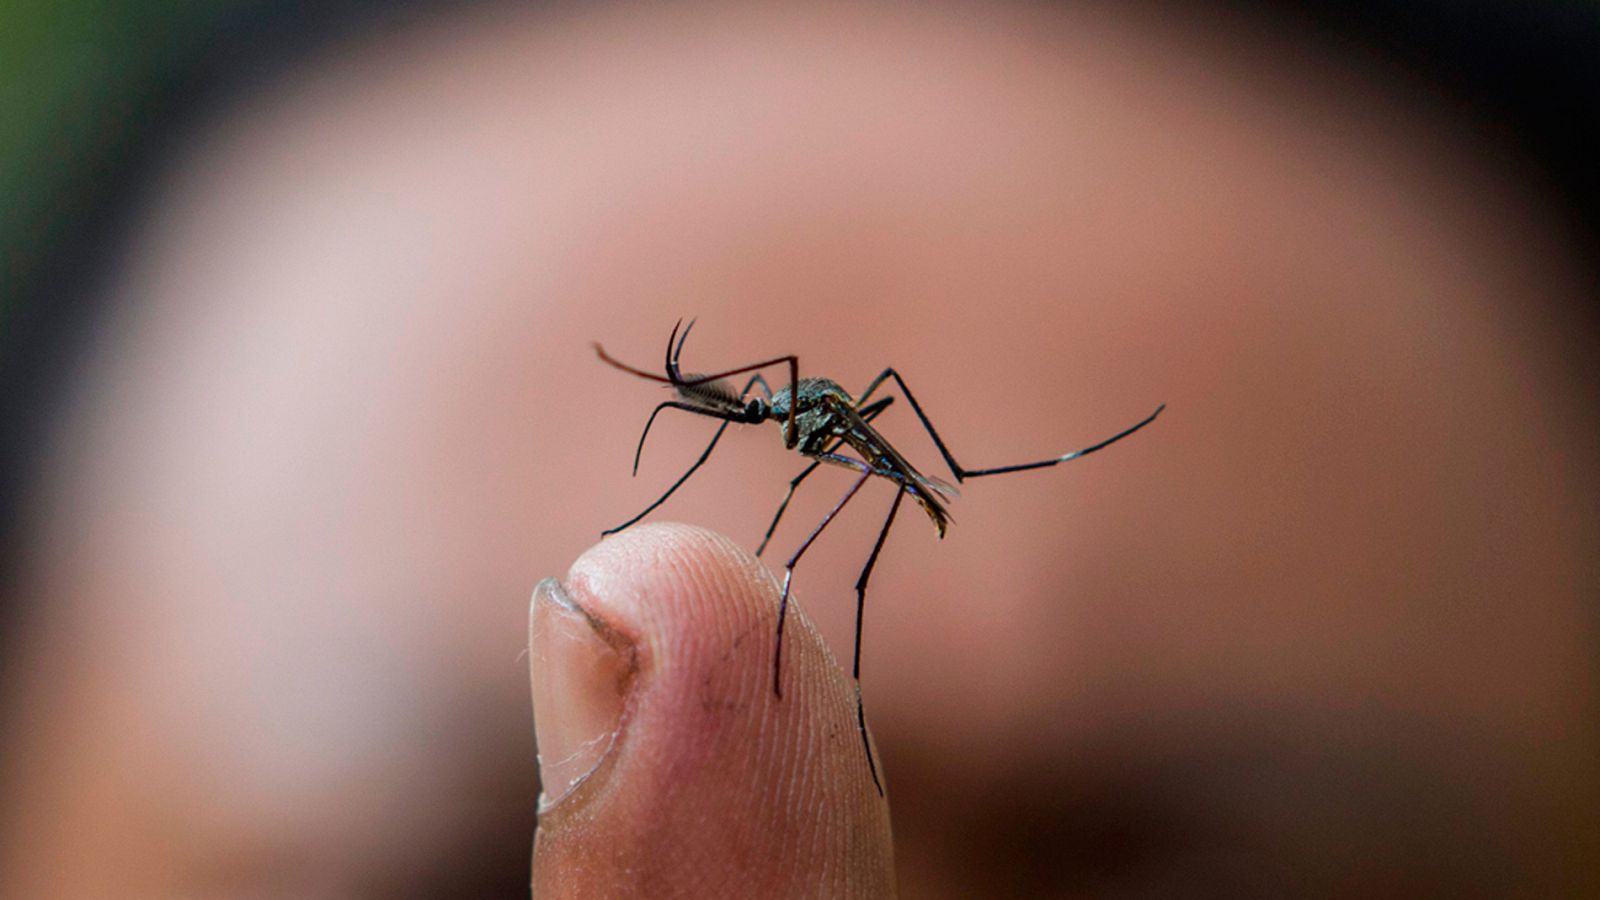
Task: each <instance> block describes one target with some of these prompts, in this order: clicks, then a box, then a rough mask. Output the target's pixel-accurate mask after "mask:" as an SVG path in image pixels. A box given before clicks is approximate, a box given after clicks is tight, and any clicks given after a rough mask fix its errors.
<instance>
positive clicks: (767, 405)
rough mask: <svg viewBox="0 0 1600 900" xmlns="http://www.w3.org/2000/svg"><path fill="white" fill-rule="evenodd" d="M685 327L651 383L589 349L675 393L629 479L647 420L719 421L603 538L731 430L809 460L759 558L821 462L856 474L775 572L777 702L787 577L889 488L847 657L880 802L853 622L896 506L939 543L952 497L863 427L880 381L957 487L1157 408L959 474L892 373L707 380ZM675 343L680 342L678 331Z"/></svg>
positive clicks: (795, 366)
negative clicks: (770, 440) (764, 437)
mask: <svg viewBox="0 0 1600 900" xmlns="http://www.w3.org/2000/svg"><path fill="white" fill-rule="evenodd" d="M692 328H694V322H693V320H691V321H690V322H689V324H688V325H687V326H685V325H684V324H683V321H682V320H679V321H678V323H677V324H676V325H674V326H673V328H672V334H671V335H670V336H668V338H667V352H666V374H665V375H658V374H656V373H654V372H647V371H645V370H643V369H638V368H635V367H633V366H630V365H628V364H627V363H624V362H621V361H620V360H617V359H615V358H613V357H612V356H611V355H610V354H608V353H606V351H605V348H604V347H602V346H600V345H599V344H598V343H597V344H595V345H594V349H595V352H596V353H598V354H599V355H600V359H602V360H603V361H605V362H606V363H607V364H608V365H611V366H614V367H616V368H618V369H621V370H622V371H624V372H627V373H629V374H632V375H637V376H639V377H640V378H647V379H649V380H651V381H657V382H660V383H662V384H665V385H668V386H670V387H671V388H672V389H673V390H674V392H675V398H674V399H672V400H667V401H663V402H662V403H660V404H657V406H656V408H655V410H654V411H652V412H651V413H650V418H649V419H648V420H646V422H645V426H644V432H643V433H642V434H640V435H639V445H638V447H637V448H635V450H634V455H633V471H634V474H638V471H639V457H640V454H641V453H643V451H644V442H645V438H647V437H648V436H649V435H650V426H651V425H653V424H655V420H656V416H657V415H659V414H660V413H661V411H662V410H665V409H678V410H683V411H685V412H691V413H695V414H696V415H702V416H710V417H712V418H715V419H721V420H722V424H721V425H718V426H717V430H716V433H715V434H713V435H712V436H711V441H710V443H708V444H707V445H706V449H705V450H704V451H703V452H702V453H701V454H700V458H699V459H696V460H695V461H694V464H693V465H691V466H690V467H689V469H688V471H686V472H684V473H683V475H681V476H679V478H678V480H677V481H675V482H673V483H672V486H671V487H669V488H667V490H666V493H664V494H662V495H661V496H660V497H659V498H657V499H656V501H655V502H654V503H651V504H650V505H649V506H647V507H645V509H644V511H643V512H640V513H639V514H638V515H636V516H634V517H633V518H631V519H629V520H628V521H626V522H623V523H622V524H621V525H617V526H615V527H613V528H608V529H606V530H605V531H604V532H602V534H604V535H610V534H616V533H617V532H619V531H622V530H623V529H625V528H627V527H629V526H630V525H633V524H634V523H636V522H638V521H639V520H640V519H643V518H644V517H645V516H647V515H649V514H650V513H651V512H653V511H654V510H655V509H656V507H658V506H660V505H661V504H662V503H665V502H666V500H667V498H668V497H671V496H672V495H673V493H674V492H676V491H677V490H678V488H680V487H682V486H683V483H684V482H686V481H688V480H689V476H691V475H693V474H694V473H695V472H696V471H698V470H699V469H700V467H701V466H703V465H705V462H706V460H707V459H709V458H710V457H711V451H712V450H714V449H716V446H717V442H718V441H720V440H721V439H722V434H723V432H724V431H726V430H727V428H728V425H730V424H732V423H736V422H737V423H741V424H745V425H758V424H761V423H763V422H768V421H771V422H777V423H779V425H780V426H781V427H782V429H783V443H784V446H785V447H787V448H788V449H790V450H797V451H799V452H800V454H801V455H803V456H806V457H809V458H810V459H811V460H812V461H811V464H810V465H808V466H806V468H805V469H804V470H802V471H801V472H800V473H799V474H798V475H796V476H795V477H794V478H792V479H791V480H790V481H789V488H788V491H787V492H786V493H785V494H784V497H783V502H782V503H780V504H779V506H778V511H777V513H776V514H774V515H773V517H772V522H771V524H770V525H768V526H767V531H766V534H765V535H763V536H762V538H761V545H760V546H759V547H758V548H757V549H756V555H757V556H760V555H761V554H762V553H764V552H765V551H766V549H767V544H768V543H769V542H770V541H771V540H772V534H773V532H774V531H776V530H777V528H778V522H779V520H781V519H782V518H783V514H784V512H785V511H786V510H787V509H788V508H789V501H790V500H791V499H793V497H794V492H795V489H796V488H798V487H799V486H800V483H801V482H803V481H805V480H806V478H807V477H808V476H810V475H811V473H812V472H814V471H816V470H817V467H818V466H820V465H822V464H824V463H826V464H828V465H833V466H839V467H841V468H845V469H850V470H852V471H854V472H855V473H856V478H855V480H854V481H852V482H851V484H850V488H849V490H847V491H845V494H844V496H843V497H841V498H840V499H839V502H838V503H835V504H834V505H833V508H832V509H830V510H829V511H828V514H827V515H825V516H823V518H822V521H821V522H819V523H818V524H817V527H815V528H813V529H812V530H811V533H810V534H809V535H807V536H806V539H805V540H804V541H803V542H801V544H800V547H799V548H798V549H797V550H795V552H794V554H793V555H791V556H790V557H789V560H788V562H786V563H784V566H783V594H782V597H781V598H780V599H779V601H778V627H777V633H776V635H775V639H774V643H773V651H772V692H773V693H774V694H776V695H777V696H778V697H779V698H782V697H783V677H782V676H783V626H784V621H785V619H786V618H787V616H788V612H789V585H790V581H791V579H792V578H793V577H794V567H795V566H796V565H797V564H798V563H799V562H800V558H801V557H802V556H804V555H805V552H806V551H807V550H809V549H810V548H811V545H812V544H813V543H814V542H815V541H816V539H817V537H818V536H819V535H820V534H822V530H823V529H824V528H827V527H828V523H830V522H832V521H833V520H834V518H835V517H837V516H838V514H839V511H840V510H842V509H844V507H845V504H847V503H849V502H850V500H851V498H853V497H854V496H855V495H856V493H857V492H858V491H860V490H861V488H862V486H864V485H865V484H866V483H867V481H868V480H869V479H872V478H882V479H885V480H887V481H890V482H893V483H894V484H895V485H896V491H895V495H894V503H893V504H892V505H890V507H889V514H888V516H886V517H885V518H884V520H883V527H882V528H880V529H879V531H878V539H877V541H876V542H875V543H874V544H873V546H872V553H871V555H869V556H868V557H867V562H866V565H865V566H863V567H862V569H861V575H860V577H859V578H857V579H856V619H855V649H854V653H853V655H852V664H851V669H850V674H851V677H852V678H853V679H854V680H855V689H856V727H857V729H858V730H859V731H860V733H861V742H862V746H863V748H864V749H865V750H866V755H867V766H868V768H869V769H870V770H871V772H872V783H873V785H875V786H876V787H877V789H878V793H880V794H882V793H883V783H882V781H880V780H879V778H878V764H877V761H876V760H875V759H874V758H873V755H872V741H871V738H870V737H869V736H868V735H867V722H866V712H865V710H864V709H863V707H862V703H861V621H862V613H863V611H864V610H865V609H866V602H867V581H868V579H870V578H871V577H872V569H873V567H874V566H875V565H877V563H878V555H879V553H880V552H881V551H882V550H883V543H884V540H885V539H886V538H888V536H889V529H890V527H892V526H893V525H894V518H895V514H896V513H897V512H899V510H900V503H901V501H903V500H904V499H905V498H906V497H907V496H908V495H909V496H910V497H911V499H912V500H913V501H914V502H916V504H917V505H918V506H920V507H922V511H923V512H925V513H926V514H927V515H928V518H929V519H931V520H932V521H933V524H934V527H935V528H937V529H938V531H939V536H940V537H941V538H942V537H944V535H945V531H946V530H947V529H948V528H949V526H950V521H951V520H950V513H949V510H948V509H947V508H946V507H945V503H946V502H948V501H950V500H953V499H954V498H955V496H956V493H957V492H956V489H955V487H954V486H952V485H950V484H948V483H947V482H944V481H941V480H939V479H938V478H933V477H930V476H927V475H924V474H922V473H921V472H919V471H917V469H916V467H915V466H913V465H911V463H910V462H907V461H906V458H905V457H904V456H902V455H901V454H900V452H899V451H898V450H896V449H895V448H894V445H892V444H890V443H889V441H888V439H886V438H885V437H884V436H883V435H882V434H880V433H879V432H878V430H877V429H875V428H874V427H873V426H872V422H873V420H874V419H876V418H877V417H878V416H879V415H881V414H882V413H883V411H884V410H886V409H888V408H889V406H890V405H891V404H893V403H894V399H895V398H894V397H893V396H884V397H881V398H879V399H877V400H872V399H871V398H872V396H873V395H874V394H875V393H877V392H878V390H879V388H881V387H883V386H884V384H885V383H886V382H889V381H893V382H894V386H895V387H897V388H899V390H900V394H901V396H903V397H905V400H906V402H907V403H909V404H911V410H912V412H914V413H916V416H917V419H918V420H919V421H920V422H921V423H922V427H923V428H924V429H926V430H927V432H928V436H929V437H931V438H933V443H934V446H936V447H938V448H939V453H940V454H941V455H942V456H944V461H945V464H946V465H947V466H949V468H950V471H951V473H952V474H954V475H955V479H956V481H957V482H958V483H960V482H964V481H966V480H967V479H968V478H981V477H983V476H985V475H1004V474H1006V473H1009V472H1025V471H1027V470H1029V469H1043V468H1047V467H1049V466H1054V465H1058V464H1060V463H1064V462H1067V461H1068V460H1073V459H1077V458H1079V457H1082V456H1087V455H1089V454H1090V453H1093V452H1095V451H1096V450H1100V449H1102V448H1104V447H1107V446H1110V445H1111V444H1114V443H1116V442H1117V441H1120V440H1122V439H1123V438H1125V437H1127V436H1128V435H1130V434H1133V433H1134V432H1135V431H1138V430H1139V429H1141V428H1143V427H1145V426H1146V425H1149V424H1150V423H1151V422H1153V421H1155V418H1156V416H1159V415H1161V411H1162V410H1163V409H1166V404H1164V403H1163V404H1161V405H1160V406H1157V407H1156V411H1155V412H1153V413H1151V414H1150V415H1148V416H1146V417H1145V418H1144V419H1142V420H1140V421H1139V422H1137V423H1135V424H1134V425H1132V426H1131V427H1129V428H1126V429H1123V430H1122V431H1119V432H1117V433H1116V434H1114V435H1112V436H1111V437H1108V438H1106V439H1104V440H1102V441H1099V442H1098V443H1095V444H1091V445H1089V446H1087V447H1084V448H1082V449H1079V450H1074V451H1072V452H1070V453H1064V454H1062V455H1060V456H1053V457H1050V458H1049V459H1042V460H1038V461H1037V462H1028V463H1018V464H1016V465H1010V466H995V467H992V468H987V469H968V468H965V467H963V466H962V465H961V464H960V463H958V462H956V458H955V457H954V456H953V455H951V453H950V448H949V447H946V446H945V443H944V439H943V438H941V437H940V436H939V432H938V431H937V430H936V429H935V428H934V427H933V423H932V422H930V421H928V416H927V414H926V413H924V412H923V411H922V405H921V404H920V403H918V402H917V398H916V396H915V395H913V394H912V393H911V389H910V388H909V387H907V386H906V382H905V379H903V378H901V377H900V373H899V372H897V371H895V370H894V369H893V368H888V369H884V370H883V371H882V372H880V373H879V374H878V376H877V377H876V378H874V379H872V381H871V382H870V383H868V385H867V387H866V390H864V391H862V392H861V394H860V396H858V397H852V396H851V395H850V393H849V392H848V391H846V390H845V389H844V388H842V387H840V386H839V385H838V383H836V382H834V381H830V380H829V379H826V378H801V377H800V361H799V359H798V358H797V357H795V356H794V355H792V354H791V355H788V356H778V357H774V358H772V359H767V360H763V361H761V362H758V363H751V364H750V365H745V366H739V367H736V368H732V369H725V370H723V371H719V372H714V373H712V374H709V375H698V374H690V375H685V374H684V373H683V371H682V369H681V368H680V367H679V364H678V360H679V358H680V357H681V356H682V355H683V345H684V343H685V342H687V341H688V339H689V331H690V330H691V329H692ZM680 330H681V331H682V334H679V331H680ZM780 365H781V366H785V367H786V368H787V369H788V374H789V383H788V385H786V386H785V387H783V388H781V389H780V390H777V391H773V390H772V388H771V387H770V386H769V385H768V384H767V381H766V379H765V378H763V377H762V375H761V371H760V370H762V369H768V368H771V367H774V366H780ZM746 373H751V377H750V378H749V380H748V381H746V382H745V385H744V389H743V390H741V391H739V392H737V393H735V392H734V390H733V386H732V385H731V384H729V383H728V382H727V381H725V380H724V379H727V378H731V377H733V376H736V375H744V374H746ZM757 388H760V389H761V395H760V396H751V392H752V391H754V390H755V389H757ZM845 447H848V448H849V449H850V450H853V451H854V452H855V453H856V456H849V455H846V454H844V453H841V452H839V451H840V450H841V449H843V448H845Z"/></svg>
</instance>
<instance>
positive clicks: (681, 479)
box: [600, 375, 764, 537]
mask: <svg viewBox="0 0 1600 900" xmlns="http://www.w3.org/2000/svg"><path fill="white" fill-rule="evenodd" d="M760 378H761V376H760V375H756V376H755V377H754V378H751V379H750V381H749V383H747V384H746V385H745V386H744V390H743V391H742V392H740V394H739V396H740V397H743V396H744V395H745V394H748V393H750V389H751V388H752V387H754V386H755V384H756V382H757V380H758V379H760ZM763 384H764V382H763ZM669 407H670V408H673V409H688V410H689V411H690V412H697V413H700V414H702V415H706V414H707V413H706V412H705V410H702V409H699V408H697V407H689V406H683V405H680V404H678V403H676V402H675V401H672V400H668V401H667V402H665V403H663V404H661V405H660V406H657V407H656V409H655V412H652V413H651V414H650V419H649V421H647V422H645V425H644V434H641V435H639V447H638V449H636V450H635V451H634V453H633V471H634V472H635V473H637V472H638V471H639V454H640V453H641V452H643V450H644V439H645V436H646V435H648V434H649V433H650V424H651V423H652V422H654V421H655V420H656V413H659V412H661V411H662V410H663V409H667V408H669ZM732 421H734V420H731V419H725V420H723V422H722V424H721V425H718V426H717V432H716V434H713V435H712V436H711V442H710V443H709V444H706V449H705V451H704V452H702V453H701V454H700V458H699V459H697V460H695V461H694V465H692V466H690V467H689V471H687V472H684V473H683V474H682V475H680V476H678V480H677V481H674V482H673V483H672V487H669V488H667V492H666V493H665V494H662V495H661V496H660V497H658V498H656V502H654V503H652V504H650V505H649V506H647V507H645V508H644V511H643V512H641V513H639V514H638V515H636V516H634V517H633V518H631V519H629V520H628V521H626V522H623V523H622V524H621V525H618V526H616V527H614V528H607V529H606V530H605V531H602V532H600V536H601V537H605V536H606V535H611V534H616V533H617V532H619V531H621V530H623V529H624V528H627V527H628V526H630V525H632V524H634V523H635V522H638V521H639V520H640V519H642V518H644V517H645V516H648V515H650V514H651V513H652V512H655V510H656V507H658V506H660V505H661V504H663V503H665V502H667V498H668V497H671V496H672V494H673V492H675V491H677V489H678V488H680V487H683V483H684V482H685V481H688V480H689V476H690V475H693V474H694V473H695V472H696V471H698V470H699V468H700V467H701V466H703V465H705V463H706V460H707V459H710V458H711V451H712V450H715V449H716V447H717V441H720V440H722V433H723V432H724V431H727V430H728V424H729V423H730V422H732Z"/></svg>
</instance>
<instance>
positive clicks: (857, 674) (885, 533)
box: [850, 484, 906, 797]
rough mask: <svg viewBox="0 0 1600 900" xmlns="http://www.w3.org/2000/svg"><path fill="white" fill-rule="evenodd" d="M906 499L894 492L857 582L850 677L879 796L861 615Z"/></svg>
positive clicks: (903, 493)
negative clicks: (864, 694) (864, 683)
mask: <svg viewBox="0 0 1600 900" xmlns="http://www.w3.org/2000/svg"><path fill="white" fill-rule="evenodd" d="M905 498H906V486H905V485H904V484H902V485H900V490H898V491H896V492H895V495H894V505H893V506H890V507H889V516H888V518H886V519H884V520H883V528H882V530H880V531H879V532H878V542H877V543H875V544H873V545H872V555H870V556H868V557H867V564H866V565H865V566H862V568H861V577H860V578H857V579H856V648H855V658H854V660H853V662H852V663H851V666H850V677H851V678H854V679H855V682H856V730H858V731H860V732H861V748H862V749H863V750H865V751H866V754H867V768H868V769H869V770H871V772H872V784H873V786H874V787H876V788H877V789H878V796H880V797H881V796H883V782H882V781H879V780H878V762H877V760H875V759H874V758H873V756H872V738H871V737H869V736H868V735H867V713H866V709H865V708H864V707H863V706H862V705H861V626H862V621H863V620H862V613H863V612H865V610H866V608H867V579H869V578H871V577H872V567H873V566H876V565H877V564H878V554H879V553H881V552H883V542H884V541H885V540H886V539H887V538H888V537H889V529H890V528H891V527H892V526H893V525H894V514H895V513H897V512H899V511H900V501H901V500H904V499H905Z"/></svg>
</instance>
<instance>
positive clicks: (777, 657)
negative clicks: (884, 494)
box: [772, 456, 878, 698]
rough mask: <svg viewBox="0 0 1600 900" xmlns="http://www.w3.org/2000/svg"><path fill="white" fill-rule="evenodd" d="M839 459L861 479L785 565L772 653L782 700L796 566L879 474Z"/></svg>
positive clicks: (774, 685) (775, 688) (775, 683)
mask: <svg viewBox="0 0 1600 900" xmlns="http://www.w3.org/2000/svg"><path fill="white" fill-rule="evenodd" d="M839 459H842V460H848V461H849V462H851V463H853V464H855V466H856V467H858V468H859V469H860V470H861V477H860V478H857V479H856V480H855V483H854V484H852V485H850V490H848V491H846V492H845V495H844V497H842V498H840V500H839V502H838V503H835V504H834V505H833V509H831V510H828V514H827V515H826V516H823V517H822V521H821V522H820V523H818V525H817V527H816V528H813V529H812V530H811V535H810V536H809V537H807V538H806V539H805V543H803V544H801V545H800V549H798V550H796V551H795V552H794V555H793V556H791V557H789V561H788V562H786V563H784V564H783V596H782V597H781V598H779V600H778V634H777V640H776V641H775V646H774V647H773V651H772V693H774V694H776V695H777V696H778V697H780V698H781V697H783V680H782V678H781V677H780V676H781V674H782V672H783V623H784V621H785V620H786V619H787V618H788V615H789V581H790V579H792V578H794V567H795V564H797V563H799V562H800V557H802V556H804V555H805V552H806V551H807V550H809V549H811V545H812V544H813V543H814V542H815V541H816V539H817V535H820V534H822V529H824V528H827V527H828V523H829V522H832V521H833V518H834V516H837V515H838V514H839V510H841V509H844V505H845V504H846V503H849V502H850V498H851V497H854V496H855V495H856V492H857V491H859V490H861V486H862V485H864V484H866V483H867V479H868V478H871V477H872V476H873V475H876V474H878V472H877V470H876V469H874V468H872V467H871V466H869V465H867V464H866V463H864V462H861V461H859V460H854V459H849V457H844V456H841V457H839Z"/></svg>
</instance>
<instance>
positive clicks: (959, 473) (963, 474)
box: [861, 368, 1167, 481]
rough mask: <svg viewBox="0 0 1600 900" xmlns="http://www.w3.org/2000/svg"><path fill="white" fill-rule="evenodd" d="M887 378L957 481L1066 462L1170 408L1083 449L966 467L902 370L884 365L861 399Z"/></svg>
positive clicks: (1118, 436) (1124, 433)
mask: <svg viewBox="0 0 1600 900" xmlns="http://www.w3.org/2000/svg"><path fill="white" fill-rule="evenodd" d="M886 378H893V379H894V382H895V384H897V385H899V386H900V393H902V394H905V396H906V400H908V401H910V403H911V409H912V411H913V412H915V413H916V414H917V418H918V419H919V420H921V422H922V427H923V428H925V429H927V432H928V436H929V437H931V438H933V443H934V445H935V446H937V447H938V448H939V453H940V454H942V455H943V456H944V461H945V464H946V465H948V466H949V467H950V471H951V472H953V473H954V474H955V476H956V481H965V480H967V479H968V478H979V477H982V476H984V475H1003V474H1005V473H1007V472H1025V471H1027V470H1028V469H1043V468H1046V467H1048V466H1053V465H1057V464H1058V463H1064V462H1066V461H1067V460H1071V459H1077V458H1078V457H1080V456H1088V455H1089V454H1091V453H1093V452H1095V451H1096V450H1099V449H1101V448H1102V447H1106V446H1108V445H1110V444H1114V443H1116V442H1117V441H1120V440H1122V439H1123V438H1125V437H1127V436H1128V435H1130V434H1133V433H1134V432H1135V431H1138V430H1139V429H1141V428H1143V427H1145V426H1146V425H1149V424H1150V423H1151V422H1154V421H1155V420H1156V416H1159V415H1161V411H1162V410H1164V409H1166V408H1167V405H1166V404H1165V403H1163V404H1161V405H1160V406H1158V407H1156V411H1155V412H1153V413H1151V414H1150V415H1149V416H1147V417H1145V418H1144V419H1142V420H1141V421H1140V422H1139V423H1138V424H1136V425H1134V426H1133V427H1131V428H1127V429H1124V430H1123V431H1119V432H1117V433H1116V434H1114V435H1112V436H1111V437H1108V438H1106V439H1105V440H1103V441H1100V442H1099V443H1097V444H1091V445H1090V446H1088V447H1084V448H1083V449H1081V450H1074V451H1072V452H1071V453H1064V454H1062V455H1061V456H1055V457H1051V458H1050V459H1041V460H1039V461H1038V462H1029V463H1019V464H1017V465H1014V466H996V467H994V468H992V469H964V468H962V467H961V464H960V463H958V462H956V458H955V457H954V456H952V455H951V454H950V448H949V447H946V446H945V445H944V439H943V438H941V437H939V432H938V431H936V430H935V429H934V427H933V423H932V422H930V421H928V415H927V413H924V412H923V411H922V404H920V403H918V402H917V398H916V395H915V394H912V393H911V388H909V387H906V382H905V379H903V378H901V377H900V373H899V372H896V371H895V370H894V369H893V368H888V369H884V370H883V372H882V373H880V374H879V375H878V377H877V378H874V379H872V383H871V384H869V385H867V389H866V390H865V391H862V392H861V399H862V400H865V399H866V398H867V397H869V396H871V395H872V392H873V391H875V390H877V389H878V386H879V385H881V384H882V383H883V381H884V379H886Z"/></svg>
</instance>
